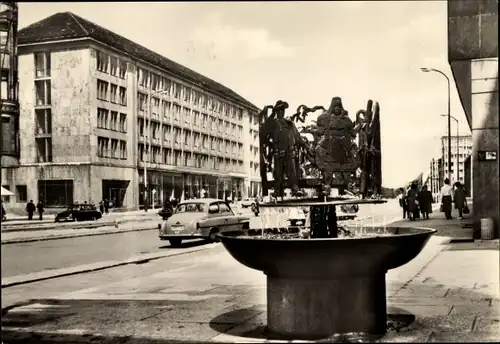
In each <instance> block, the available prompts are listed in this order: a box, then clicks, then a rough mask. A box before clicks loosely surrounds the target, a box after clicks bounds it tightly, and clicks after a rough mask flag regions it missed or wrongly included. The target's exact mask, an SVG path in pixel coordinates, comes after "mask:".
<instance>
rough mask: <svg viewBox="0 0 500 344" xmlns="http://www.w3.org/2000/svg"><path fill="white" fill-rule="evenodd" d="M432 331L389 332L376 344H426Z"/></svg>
mask: <svg viewBox="0 0 500 344" xmlns="http://www.w3.org/2000/svg"><path fill="white" fill-rule="evenodd" d="M431 334H432V331H430V330H418V331H417V330H416V331H409V332H389V333H387V334H386V335H385V336H384V337H382V338H381V339H379V340H376V341H375V343H425V342H427V341H428V339H429V337H430V336H431Z"/></svg>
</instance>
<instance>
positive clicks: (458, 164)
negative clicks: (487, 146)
mask: <svg viewBox="0 0 500 344" xmlns="http://www.w3.org/2000/svg"><path fill="white" fill-rule="evenodd" d="M441 117H448V115H441ZM449 117H450V118H451V119H453V120H454V121H455V122H457V182H459V181H460V169H459V167H460V158H459V154H460V133H459V126H458V119H456V118H455V117H453V116H449Z"/></svg>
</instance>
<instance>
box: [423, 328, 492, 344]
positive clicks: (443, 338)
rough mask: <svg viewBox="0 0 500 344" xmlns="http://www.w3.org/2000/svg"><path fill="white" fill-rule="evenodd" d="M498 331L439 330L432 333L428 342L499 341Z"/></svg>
mask: <svg viewBox="0 0 500 344" xmlns="http://www.w3.org/2000/svg"><path fill="white" fill-rule="evenodd" d="M499 341H500V334H499V333H498V332H496V333H495V332H455V331H448V332H440V331H435V332H434V333H432V335H431V337H430V339H429V343H450V342H455V343H477V342H483V343H484V342H499Z"/></svg>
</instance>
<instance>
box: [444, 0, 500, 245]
mask: <svg viewBox="0 0 500 344" xmlns="http://www.w3.org/2000/svg"><path fill="white" fill-rule="evenodd" d="M448 61H449V63H450V66H451V70H452V72H453V77H454V79H455V84H456V87H457V91H458V94H459V97H460V101H461V103H462V106H463V108H464V112H465V115H466V117H467V122H468V124H469V127H470V128H471V131H472V155H471V164H472V167H471V175H472V176H471V177H472V199H473V213H474V228H475V229H476V233H478V232H479V228H480V223H481V221H480V220H481V219H483V218H492V219H493V220H494V222H495V227H496V229H497V232H496V235H497V237H498V225H499V223H500V185H499V184H500V176H499V171H500V159H499V158H498V153H499V148H498V147H499V133H500V131H499V122H500V121H499V110H498V1H497V0H483V1H473V0H453V1H448Z"/></svg>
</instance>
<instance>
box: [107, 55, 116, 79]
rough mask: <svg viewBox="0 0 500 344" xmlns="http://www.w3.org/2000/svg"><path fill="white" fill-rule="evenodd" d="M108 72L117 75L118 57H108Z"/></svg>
mask: <svg viewBox="0 0 500 344" xmlns="http://www.w3.org/2000/svg"><path fill="white" fill-rule="evenodd" d="M109 66H110V68H109V69H110V70H109V74H111V75H113V76H118V59H117V58H116V57H114V56H111V57H110V58H109Z"/></svg>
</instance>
